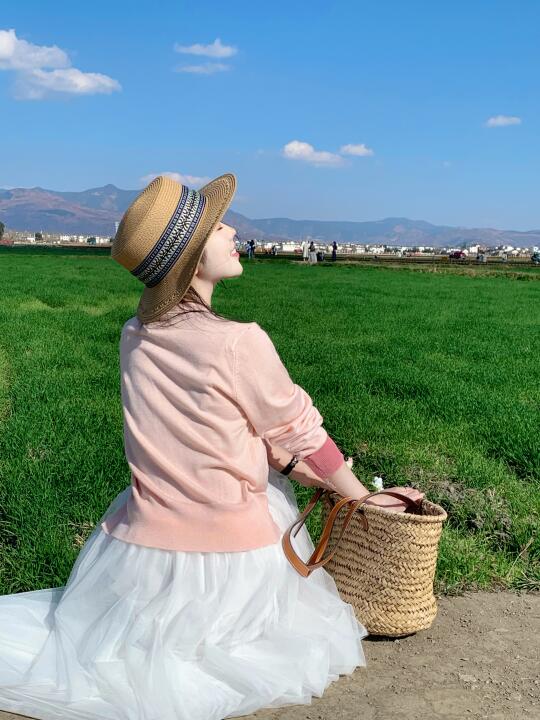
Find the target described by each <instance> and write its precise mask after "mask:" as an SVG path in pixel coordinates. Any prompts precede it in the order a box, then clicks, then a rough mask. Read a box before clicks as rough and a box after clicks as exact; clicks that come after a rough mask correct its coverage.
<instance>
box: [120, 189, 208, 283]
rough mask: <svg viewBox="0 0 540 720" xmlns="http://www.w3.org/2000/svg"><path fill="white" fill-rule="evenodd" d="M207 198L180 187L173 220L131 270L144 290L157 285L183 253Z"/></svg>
mask: <svg viewBox="0 0 540 720" xmlns="http://www.w3.org/2000/svg"><path fill="white" fill-rule="evenodd" d="M206 202H207V198H206V197H205V196H204V195H201V193H200V192H197V190H189V189H188V188H187V187H186V186H185V185H183V186H182V194H181V195H180V200H179V201H178V205H177V206H176V210H175V211H174V213H173V216H172V217H171V219H170V220H169V223H168V225H167V227H166V228H165V230H164V231H163V233H162V235H161V237H160V238H159V240H158V241H157V243H156V244H155V245H154V247H153V248H152V249H151V250H150V252H149V253H148V255H147V256H146V257H145V258H144V260H143V261H142V262H141V263H140V264H139V265H138V266H137V267H136V268H135V269H134V270H132V271H131V272H132V274H133V275H135V277H137V278H139V280H142V282H143V283H144V284H145V285H146V287H149V288H151V287H154V285H157V284H158V283H159V282H160V281H161V280H163V278H164V277H165V275H166V274H167V273H168V272H169V270H170V269H171V268H172V267H173V265H174V264H175V262H176V261H177V260H178V258H179V257H180V255H181V254H182V253H183V252H184V250H185V249H186V247H187V245H188V243H189V241H190V239H191V237H192V236H193V233H194V232H195V230H196V229H197V225H198V224H199V220H200V219H201V215H202V213H203V210H204V208H205V206H206Z"/></svg>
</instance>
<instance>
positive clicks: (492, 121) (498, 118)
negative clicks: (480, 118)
mask: <svg viewBox="0 0 540 720" xmlns="http://www.w3.org/2000/svg"><path fill="white" fill-rule="evenodd" d="M507 125H521V118H520V117H516V116H515V115H495V116H494V117H490V118H489V119H488V120H486V127H506V126H507Z"/></svg>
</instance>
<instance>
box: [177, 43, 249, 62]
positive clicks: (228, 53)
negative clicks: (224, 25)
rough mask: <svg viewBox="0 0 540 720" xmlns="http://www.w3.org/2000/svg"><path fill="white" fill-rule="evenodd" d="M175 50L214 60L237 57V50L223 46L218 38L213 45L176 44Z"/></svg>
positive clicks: (230, 46)
mask: <svg viewBox="0 0 540 720" xmlns="http://www.w3.org/2000/svg"><path fill="white" fill-rule="evenodd" d="M174 50H175V52H177V53H186V54H188V55H205V56H206V57H213V58H226V57H232V56H233V55H236V53H237V52H238V50H237V48H235V47H234V46H232V45H223V44H222V42H221V40H220V39H219V38H216V39H215V40H214V42H213V43H212V44H211V45H200V44H199V43H196V44H195V45H179V44H178V43H175V45H174Z"/></svg>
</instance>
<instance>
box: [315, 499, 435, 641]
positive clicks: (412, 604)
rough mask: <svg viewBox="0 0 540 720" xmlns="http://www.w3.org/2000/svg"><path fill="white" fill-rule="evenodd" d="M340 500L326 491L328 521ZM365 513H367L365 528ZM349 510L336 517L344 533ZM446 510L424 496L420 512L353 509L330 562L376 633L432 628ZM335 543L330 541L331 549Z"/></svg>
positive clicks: (358, 614)
mask: <svg viewBox="0 0 540 720" xmlns="http://www.w3.org/2000/svg"><path fill="white" fill-rule="evenodd" d="M340 499H342V498H341V496H340V495H338V494H337V493H326V494H325V495H324V499H323V506H322V515H323V524H326V521H327V519H328V515H329V513H330V511H331V510H332V508H333V506H334V504H335V503H336V502H337V501H339V500H340ZM360 513H363V514H365V517H366V520H367V521H368V529H367V530H364V527H363V526H362V522H361V520H362V518H361V517H360ZM344 518H345V510H344V509H342V510H341V511H340V513H339V515H338V517H337V518H336V522H335V525H334V528H333V530H332V537H333V538H334V539H335V538H336V537H339V534H340V532H341V528H342V524H343V520H344ZM446 518H447V513H446V511H445V510H444V508H442V507H441V506H440V505H436V504H435V503H432V502H430V501H429V500H427V499H426V498H424V499H423V500H422V504H421V507H420V512H418V513H396V512H392V511H390V510H384V509H383V508H380V507H375V506H369V505H368V504H365V505H363V506H361V507H360V508H359V509H358V510H357V511H356V512H354V513H353V515H352V517H351V521H350V523H349V526H348V527H347V529H346V530H345V533H344V535H343V538H342V539H341V542H340V543H339V545H338V547H337V549H336V552H335V554H334V556H333V557H332V558H331V559H330V560H329V561H328V563H327V564H326V565H325V569H326V570H327V571H328V572H329V573H330V575H331V576H332V577H333V579H334V581H335V583H336V586H337V589H338V591H339V593H340V595H341V597H342V599H343V600H344V601H345V602H348V603H350V604H351V605H352V607H353V609H354V611H355V614H356V617H357V619H358V620H359V622H361V623H362V624H363V625H364V626H365V627H366V629H367V630H368V632H369V633H370V634H371V635H386V636H390V637H398V636H403V635H410V634H411V633H415V632H417V631H418V630H425V629H427V628H429V627H431V624H432V622H433V620H434V619H435V616H436V614H437V601H436V599H435V595H434V593H433V580H434V577H435V570H436V565H437V555H438V547H439V540H440V536H441V532H442V524H443V522H444V521H445V520H446ZM333 549H334V546H333V545H331V544H329V545H328V548H327V550H328V552H330V551H331V550H333Z"/></svg>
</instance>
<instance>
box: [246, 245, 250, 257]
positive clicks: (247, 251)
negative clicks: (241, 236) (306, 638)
mask: <svg viewBox="0 0 540 720" xmlns="http://www.w3.org/2000/svg"><path fill="white" fill-rule="evenodd" d="M246 253H247V256H248V260H249V258H250V257H251V245H250V244H249V242H246Z"/></svg>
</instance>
